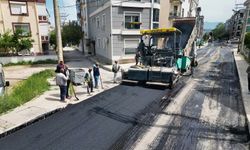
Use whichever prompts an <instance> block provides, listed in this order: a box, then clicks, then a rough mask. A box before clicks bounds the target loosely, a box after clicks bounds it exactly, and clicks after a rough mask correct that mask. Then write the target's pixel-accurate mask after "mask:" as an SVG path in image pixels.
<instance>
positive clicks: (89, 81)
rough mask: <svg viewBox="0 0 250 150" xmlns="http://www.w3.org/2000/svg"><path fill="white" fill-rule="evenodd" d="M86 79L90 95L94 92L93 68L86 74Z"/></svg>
mask: <svg viewBox="0 0 250 150" xmlns="http://www.w3.org/2000/svg"><path fill="white" fill-rule="evenodd" d="M84 79H85V82H86V83H87V93H88V94H90V92H94V91H93V77H92V68H89V70H88V72H86V73H85V76H84Z"/></svg>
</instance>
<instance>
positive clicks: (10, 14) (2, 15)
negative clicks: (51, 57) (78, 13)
mask: <svg viewBox="0 0 250 150" xmlns="http://www.w3.org/2000/svg"><path fill="white" fill-rule="evenodd" d="M45 2H46V0H1V1H0V34H2V33H4V32H7V31H11V32H15V30H16V29H21V30H23V31H24V32H25V33H31V38H32V39H33V40H34V42H33V47H32V49H31V50H30V51H31V52H33V53H47V52H48V50H49V18H48V17H49V16H48V12H47V9H46V4H45Z"/></svg>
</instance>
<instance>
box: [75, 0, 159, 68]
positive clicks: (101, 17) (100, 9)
mask: <svg viewBox="0 0 250 150" xmlns="http://www.w3.org/2000/svg"><path fill="white" fill-rule="evenodd" d="M76 3H77V12H78V20H79V23H80V24H81V25H82V29H83V32H84V41H83V43H84V51H85V52H89V53H92V54H95V55H97V56H98V57H99V58H101V59H102V60H103V61H105V62H107V63H112V62H113V61H114V60H119V61H120V62H122V61H129V60H131V59H134V54H135V51H136V48H137V46H138V43H139V40H140V30H141V29H153V28H158V27H159V12H160V2H159V0H153V1H151V0H131V1H127V0H102V1H101V0H97V1H90V0H77V1H76Z"/></svg>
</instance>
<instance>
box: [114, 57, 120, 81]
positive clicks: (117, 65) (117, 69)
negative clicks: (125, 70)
mask: <svg viewBox="0 0 250 150" xmlns="http://www.w3.org/2000/svg"><path fill="white" fill-rule="evenodd" d="M119 70H120V65H119V64H118V61H115V63H114V64H113V66H112V72H113V73H114V83H117V72H119Z"/></svg>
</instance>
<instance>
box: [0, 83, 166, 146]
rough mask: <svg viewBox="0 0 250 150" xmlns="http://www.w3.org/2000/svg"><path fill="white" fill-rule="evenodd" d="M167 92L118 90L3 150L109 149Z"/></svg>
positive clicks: (12, 138) (31, 130) (4, 142)
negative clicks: (141, 114) (138, 117)
mask: <svg viewBox="0 0 250 150" xmlns="http://www.w3.org/2000/svg"><path fill="white" fill-rule="evenodd" d="M165 92H166V91H164V90H156V89H147V88H142V87H133V86H123V85H121V86H118V87H115V88H113V89H111V90H107V91H105V92H104V93H102V94H99V95H97V96H94V97H91V98H90V99H88V100H87V101H84V102H81V103H79V104H78V105H72V106H69V107H67V108H66V109H64V110H63V111H61V112H58V113H56V114H54V115H52V116H50V117H48V118H47V119H45V120H41V121H39V122H36V123H34V124H33V125H30V126H28V127H26V128H24V129H22V130H19V131H17V132H15V133H13V134H11V135H9V136H6V137H4V138H2V139H0V149H1V150H14V149H15V150H16V149H20V150H35V149H43V150H50V149H51V150H57V149H58V150H59V149H60V150H63V149H65V150H71V149H75V150H81V149H88V150H89V149H93V150H97V149H109V147H111V146H112V144H113V143H114V142H115V141H116V140H117V139H119V138H120V136H122V135H123V134H124V133H125V132H126V131H127V130H128V129H129V128H131V127H133V126H134V124H136V122H137V116H140V113H142V112H143V111H145V110H146V109H148V108H147V107H148V106H150V104H151V103H154V101H157V100H158V99H161V97H163V95H164V94H165Z"/></svg>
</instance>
